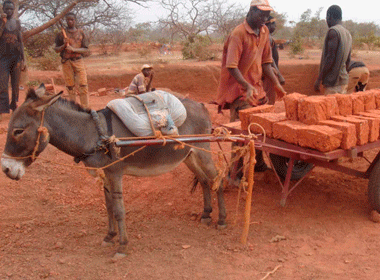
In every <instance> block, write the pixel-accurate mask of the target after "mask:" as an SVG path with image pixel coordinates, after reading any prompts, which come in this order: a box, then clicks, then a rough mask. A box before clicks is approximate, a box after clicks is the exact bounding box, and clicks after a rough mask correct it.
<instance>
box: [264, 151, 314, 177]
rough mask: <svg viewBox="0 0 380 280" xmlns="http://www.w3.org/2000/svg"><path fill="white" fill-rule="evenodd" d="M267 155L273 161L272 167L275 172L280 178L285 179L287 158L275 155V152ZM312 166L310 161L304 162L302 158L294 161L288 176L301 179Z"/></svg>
mask: <svg viewBox="0 0 380 280" xmlns="http://www.w3.org/2000/svg"><path fill="white" fill-rule="evenodd" d="M269 156H270V159H271V161H272V163H273V166H274V169H276V172H277V174H278V175H279V176H280V177H281V178H282V179H285V177H286V173H287V171H288V162H289V158H287V157H283V156H279V155H275V154H269ZM312 168H313V164H312V163H307V162H304V161H302V160H296V161H294V166H293V172H292V175H291V176H290V180H299V179H301V178H302V177H303V176H305V175H306V174H307V172H309V171H310V169H312Z"/></svg>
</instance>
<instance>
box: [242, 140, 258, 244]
mask: <svg viewBox="0 0 380 280" xmlns="http://www.w3.org/2000/svg"><path fill="white" fill-rule="evenodd" d="M255 164H256V151H255V141H254V140H251V141H250V142H249V170H248V190H247V192H248V193H247V199H246V201H245V212H244V228H243V233H242V234H241V239H240V241H241V243H243V244H244V245H245V244H247V238H248V233H249V224H250V222H251V203H252V191H253V183H254V175H255Z"/></svg>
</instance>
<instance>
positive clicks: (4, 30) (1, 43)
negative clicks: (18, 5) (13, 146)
mask: <svg viewBox="0 0 380 280" xmlns="http://www.w3.org/2000/svg"><path fill="white" fill-rule="evenodd" d="M3 11H4V13H3V14H1V19H0V120H1V116H2V113H9V112H10V110H12V111H14V110H15V109H16V108H17V102H18V96H19V83H20V75H21V70H23V69H24V68H25V57H24V45H23V42H22V35H21V23H20V21H19V20H18V19H15V18H13V14H14V11H15V5H14V3H13V2H12V1H9V0H6V1H4V3H3ZM9 77H10V80H11V87H12V99H11V102H10V103H9V93H8V84H9Z"/></svg>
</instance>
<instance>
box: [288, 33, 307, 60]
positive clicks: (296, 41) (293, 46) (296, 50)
mask: <svg viewBox="0 0 380 280" xmlns="http://www.w3.org/2000/svg"><path fill="white" fill-rule="evenodd" d="M303 52H304V48H303V45H302V38H301V37H300V36H295V37H293V39H292V41H291V43H290V53H291V54H292V55H296V54H302V53H303Z"/></svg>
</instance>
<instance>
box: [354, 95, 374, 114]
mask: <svg viewBox="0 0 380 280" xmlns="http://www.w3.org/2000/svg"><path fill="white" fill-rule="evenodd" d="M351 95H352V96H356V95H359V96H362V98H363V104H364V111H368V110H373V109H376V102H375V95H374V94H373V92H372V91H361V92H354V93H353V94H351ZM353 114H354V115H355V112H354V111H353Z"/></svg>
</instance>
